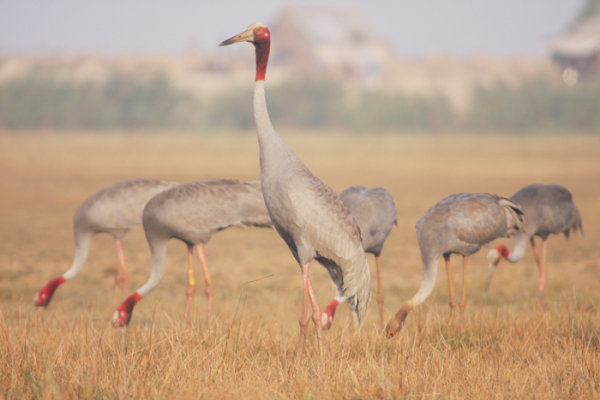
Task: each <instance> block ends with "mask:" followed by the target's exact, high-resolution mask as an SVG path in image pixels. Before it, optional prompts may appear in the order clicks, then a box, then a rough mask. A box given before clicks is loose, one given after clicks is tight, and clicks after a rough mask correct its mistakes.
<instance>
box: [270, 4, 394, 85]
mask: <svg viewBox="0 0 600 400" xmlns="http://www.w3.org/2000/svg"><path fill="white" fill-rule="evenodd" d="M270 25H271V27H272V28H271V31H272V32H273V35H274V36H275V37H276V38H277V40H276V41H274V42H273V52H272V53H273V61H272V64H273V66H274V67H275V68H278V67H282V68H285V69H288V68H295V69H296V72H301V73H305V74H310V75H314V74H327V75H330V76H335V77H338V78H341V79H350V80H353V81H356V80H358V81H359V83H361V84H369V83H370V82H372V81H374V80H375V81H376V80H378V77H379V76H380V75H381V73H382V71H384V69H385V68H386V67H387V68H389V67H390V66H391V65H392V64H393V62H394V60H395V55H394V52H393V48H392V46H391V44H390V43H389V42H388V41H387V40H385V39H383V37H382V36H380V35H378V34H377V33H376V31H375V29H374V27H373V25H372V24H371V23H370V22H369V21H368V19H367V18H366V16H365V15H364V13H363V12H361V11H360V10H359V9H355V8H351V7H322V6H300V5H295V6H290V7H287V8H285V9H284V10H283V12H282V13H281V14H280V15H279V16H278V17H277V18H275V20H274V21H273V22H272V23H271V24H270Z"/></svg>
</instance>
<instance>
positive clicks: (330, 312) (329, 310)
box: [323, 299, 339, 329]
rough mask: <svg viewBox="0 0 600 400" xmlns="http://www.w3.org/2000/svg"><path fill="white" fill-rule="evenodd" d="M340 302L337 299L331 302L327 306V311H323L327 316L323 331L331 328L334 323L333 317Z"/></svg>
mask: <svg viewBox="0 0 600 400" xmlns="http://www.w3.org/2000/svg"><path fill="white" fill-rule="evenodd" d="M338 304H339V303H338V301H337V300H336V299H333V300H331V303H329V305H328V306H327V308H326V309H325V310H323V314H325V315H327V323H326V324H325V325H324V326H323V329H329V328H331V324H332V323H333V316H334V315H335V309H336V307H337V306H338Z"/></svg>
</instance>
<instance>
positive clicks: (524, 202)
mask: <svg viewBox="0 0 600 400" xmlns="http://www.w3.org/2000/svg"><path fill="white" fill-rule="evenodd" d="M511 200H512V201H514V202H515V203H517V204H519V205H520V206H521V208H522V209H523V213H524V214H525V221H526V222H527V223H526V225H525V229H524V231H523V232H519V233H517V234H516V235H515V236H514V237H513V250H512V251H509V250H508V248H507V247H506V246H505V245H502V244H501V245H498V246H496V247H494V248H492V249H491V250H490V251H489V252H488V255H487V257H488V260H489V261H490V272H489V276H488V281H487V283H486V286H485V292H486V293H487V290H488V287H489V283H490V281H491V278H492V276H493V273H494V270H495V267H497V266H498V263H499V262H500V260H501V259H502V258H505V259H507V260H508V261H510V262H512V263H517V262H519V261H521V260H522V259H523V257H524V256H525V250H526V248H527V243H528V242H530V243H531V247H532V249H533V254H534V256H535V259H536V262H537V264H538V268H539V272H540V277H539V280H538V290H539V292H540V293H541V292H542V291H543V289H544V284H545V279H546V273H545V264H546V241H547V240H548V236H550V235H553V234H559V233H562V234H564V235H565V237H566V238H567V239H568V238H569V236H570V233H571V232H572V231H573V232H576V231H579V232H583V228H582V225H581V216H580V215H579V210H577V207H576V206H575V203H574V202H573V196H572V195H571V192H569V190H568V189H567V188H565V187H562V186H559V185H529V186H525V187H524V188H522V189H520V190H519V191H517V192H516V193H515V194H514V195H513V196H512V197H511ZM534 236H538V237H540V238H541V239H542V256H541V258H540V256H539V255H538V252H537V248H536V245H535V238H534Z"/></svg>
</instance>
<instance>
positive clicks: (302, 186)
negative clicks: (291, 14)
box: [220, 24, 371, 349]
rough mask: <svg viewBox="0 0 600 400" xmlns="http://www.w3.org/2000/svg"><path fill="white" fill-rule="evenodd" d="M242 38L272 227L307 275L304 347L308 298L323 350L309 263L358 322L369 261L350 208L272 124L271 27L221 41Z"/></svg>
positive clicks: (365, 293) (302, 321)
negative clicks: (323, 273)
mask: <svg viewBox="0 0 600 400" xmlns="http://www.w3.org/2000/svg"><path fill="white" fill-rule="evenodd" d="M244 41H246V42H251V43H252V44H253V45H254V47H255V51H256V78H255V86H254V119H255V122H256V132H257V137H258V144H259V148H260V179H261V183H262V190H263V194H264V198H265V203H266V206H267V210H268V211H269V215H270V216H271V219H272V221H273V226H274V227H275V229H276V230H277V232H278V233H279V235H280V236H281V237H282V238H283V240H284V241H285V242H286V243H287V245H288V246H289V248H290V251H291V252H292V254H293V255H294V258H295V259H296V261H297V262H298V264H299V265H300V268H301V270H302V272H303V275H304V302H303V311H302V317H301V318H300V328H301V339H300V340H301V347H302V346H303V345H304V340H305V338H306V333H307V329H308V324H309V322H310V310H309V301H310V303H311V305H312V320H313V322H314V323H315V325H316V327H317V341H318V344H319V349H320V344H321V340H320V330H321V310H320V308H319V305H318V302H317V300H316V297H315V295H314V292H313V289H312V285H311V283H310V278H309V270H308V265H309V263H310V261H311V260H313V259H316V260H317V261H318V262H319V263H320V264H321V265H323V266H324V267H325V268H326V269H327V271H328V273H329V276H330V277H331V279H332V280H333V282H334V284H335V286H336V287H337V290H338V294H339V295H343V296H346V297H347V298H348V304H349V305H350V307H351V309H352V311H353V315H354V316H355V318H356V320H357V321H359V322H360V319H361V318H362V316H363V315H364V312H365V310H366V307H367V305H368V303H369V300H370V297H371V290H370V287H369V286H370V276H369V265H368V262H367V259H366V257H365V254H364V251H363V248H362V245H361V241H360V233H359V229H358V225H357V224H356V222H355V221H354V218H352V216H351V215H350V212H349V211H348V209H347V208H346V206H345V205H344V204H343V203H342V201H341V200H340V199H339V197H338V196H337V194H336V193H335V192H334V191H333V190H332V189H331V188H330V187H329V186H327V185H326V184H325V183H323V182H322V181H321V180H320V179H319V178H317V177H316V176H315V175H314V174H313V173H312V172H311V171H310V170H309V169H308V168H307V167H306V166H305V165H304V164H303V163H302V161H301V160H300V159H299V158H298V157H297V156H296V154H294V152H293V151H292V150H291V149H290V148H289V147H288V146H287V145H286V144H285V143H284V142H283V140H281V138H280V137H279V136H278V135H277V133H276V132H275V130H274V129H273V126H272V125H271V121H270V119H269V114H268V111H267V105H266V100H265V86H264V83H265V82H264V80H265V74H266V70H267V64H268V60H269V51H270V46H271V34H270V32H269V29H268V28H267V27H266V26H264V25H262V24H253V25H250V26H249V27H248V29H247V30H246V31H244V32H242V33H241V34H239V35H236V36H234V37H232V38H231V39H228V40H226V41H224V42H222V43H221V44H220V45H221V46H224V45H229V44H233V43H238V42H244Z"/></svg>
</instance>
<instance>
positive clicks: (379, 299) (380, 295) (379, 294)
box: [375, 257, 383, 328]
mask: <svg viewBox="0 0 600 400" xmlns="http://www.w3.org/2000/svg"><path fill="white" fill-rule="evenodd" d="M375 266H376V267H377V304H379V321H380V323H381V327H382V328H383V288H382V287H381V269H380V268H379V257H375Z"/></svg>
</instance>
